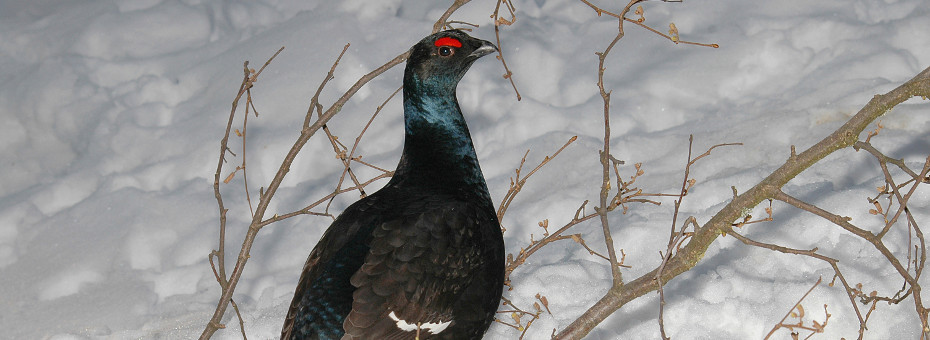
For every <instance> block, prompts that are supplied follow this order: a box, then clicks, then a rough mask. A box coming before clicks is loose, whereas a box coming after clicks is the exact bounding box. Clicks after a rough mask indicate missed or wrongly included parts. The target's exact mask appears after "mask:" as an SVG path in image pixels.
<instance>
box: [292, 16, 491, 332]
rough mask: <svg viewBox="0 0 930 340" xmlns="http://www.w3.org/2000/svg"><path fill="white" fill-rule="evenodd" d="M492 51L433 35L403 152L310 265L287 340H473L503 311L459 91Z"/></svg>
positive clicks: (410, 95)
mask: <svg viewBox="0 0 930 340" xmlns="http://www.w3.org/2000/svg"><path fill="white" fill-rule="evenodd" d="M495 51H497V47H495V46H494V45H493V44H492V43H490V42H488V41H484V40H480V39H475V38H472V37H470V36H468V35H467V34H465V33H463V32H462V31H458V30H449V31H444V32H440V33H436V34H433V35H430V36H428V37H426V38H424V39H423V40H421V41H420V42H419V43H417V44H416V45H414V46H413V47H412V48H411V49H410V57H409V59H408V60H407V67H406V69H405V70H404V121H405V132H406V134H405V140H404V151H403V155H402V156H401V158H400V163H399V164H398V165H397V171H396V172H395V173H394V176H393V178H391V180H390V182H388V183H387V185H386V186H385V187H384V188H382V189H381V190H379V191H378V192H376V193H374V194H372V195H370V196H368V197H366V198H364V199H361V200H359V201H358V202H356V203H354V204H352V205H350V206H349V207H348V208H346V210H345V211H343V213H342V214H341V215H340V216H339V217H338V218H336V220H335V221H334V222H333V224H332V225H331V226H330V227H329V229H327V230H326V233H324V234H323V237H322V238H321V239H320V241H319V243H317V245H316V247H315V248H314V249H313V251H312V252H311V253H310V256H309V257H308V258H307V262H306V264H305V265H304V269H303V273H302V274H301V276H300V282H299V283H298V285H297V292H296V293H295V294H294V300H293V301H292V302H291V307H290V309H289V310H288V312H287V319H286V320H285V321H284V328H283V330H282V332H281V338H282V339H416V338H418V339H424V340H425V339H480V338H481V337H482V335H484V333H485V332H486V331H487V329H488V327H489V326H490V324H491V322H492V321H493V320H494V314H495V312H496V310H497V307H498V304H499V303H500V298H501V293H502V290H503V283H504V282H503V281H504V241H503V235H502V234H501V229H500V223H499V222H498V220H497V216H496V215H495V212H494V206H493V204H492V203H491V197H490V195H489V194H488V187H487V184H486V183H485V180H484V176H483V175H482V173H481V168H480V167H479V166H478V158H477V156H476V155H475V148H474V146H473V145H472V141H471V135H470V134H469V132H468V127H467V126H466V124H465V119H464V117H463V116H462V111H461V110H460V109H459V104H458V100H457V99H456V96H455V89H456V86H457V85H458V82H459V80H460V79H462V76H463V75H465V72H466V71H467V70H468V68H469V67H470V66H471V64H472V63H473V62H474V61H475V60H477V59H478V58H480V57H482V56H485V55H487V54H490V53H493V52H495Z"/></svg>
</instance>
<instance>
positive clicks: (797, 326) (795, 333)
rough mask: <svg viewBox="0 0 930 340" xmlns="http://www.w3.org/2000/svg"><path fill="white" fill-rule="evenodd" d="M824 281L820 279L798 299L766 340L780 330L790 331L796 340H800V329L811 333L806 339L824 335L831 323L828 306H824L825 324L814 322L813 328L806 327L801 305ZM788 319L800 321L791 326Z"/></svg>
mask: <svg viewBox="0 0 930 340" xmlns="http://www.w3.org/2000/svg"><path fill="white" fill-rule="evenodd" d="M822 281H823V278H822V277H821V278H818V279H817V282H815V283H814V285H813V286H811V288H810V289H808V290H807V292H806V293H804V295H802V296H801V298H800V299H798V302H796V303H795V304H794V307H792V308H791V310H789V311H788V313H785V317H783V318H781V321H779V322H778V324H776V325H775V327H773V328H772V330H771V331H769V333H768V334H766V335H765V339H766V340H768V339H769V338H771V337H772V334H775V331H777V330H778V329H779V328H788V329H790V330H791V336H792V338H794V339H797V338H798V331H797V330H798V329H801V330H806V331H810V332H811V334H810V335H808V336H807V337H806V338H805V339H808V338H810V337H811V336H813V335H814V334H816V333H823V330H824V327H826V326H827V323H828V322H830V313H829V312H827V305H823V312H824V313H825V314H826V318H824V320H823V323H820V322H817V321H816V320H814V321H813V322H812V325H811V326H805V325H804V315H805V312H804V307H803V306H802V305H801V302H803V301H804V299H806V298H807V296H808V295H810V293H811V292H813V291H814V288H817V286H819V285H820V283H821V282H822ZM795 311H797V312H795ZM788 317H795V318H797V319H798V322H797V323H791V324H789V323H785V320H787V319H788Z"/></svg>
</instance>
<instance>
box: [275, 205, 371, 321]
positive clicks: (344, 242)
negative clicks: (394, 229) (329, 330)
mask: <svg viewBox="0 0 930 340" xmlns="http://www.w3.org/2000/svg"><path fill="white" fill-rule="evenodd" d="M378 203H379V199H378V198H377V197H376V196H375V195H372V196H369V197H367V198H366V199H362V200H360V201H358V202H356V203H354V204H352V205H350V206H349V207H348V208H346V210H345V211H343V213H342V214H341V215H339V217H338V218H336V220H335V221H333V223H332V225H330V226H329V228H328V229H327V230H326V232H325V233H324V234H323V236H322V237H321V238H320V241H319V242H318V243H317V245H316V246H315V247H314V248H313V251H311V252H310V255H309V256H308V257H307V261H306V262H305V263H304V268H303V271H302V272H301V275H300V281H299V282H298V284H297V289H296V292H295V293H294V299H293V300H292V301H291V306H290V308H289V309H288V311H287V316H286V318H285V320H284V326H283V328H282V330H281V339H293V338H295V336H296V334H297V333H298V330H297V329H295V325H296V323H297V320H296V317H297V315H298V311H299V309H300V308H301V307H302V306H304V308H306V303H307V301H305V300H311V301H312V303H315V304H318V305H320V304H325V306H323V307H324V308H321V310H320V311H317V313H331V314H334V316H335V315H338V314H341V315H345V314H346V313H348V309H349V306H351V303H352V302H351V296H352V290H353V289H354V288H353V287H351V286H350V285H347V284H339V283H340V282H344V281H346V280H340V279H333V280H323V281H321V282H332V284H322V285H318V286H317V287H314V282H317V281H318V280H320V279H321V276H338V275H343V276H349V275H351V274H352V273H354V272H355V270H357V269H358V267H359V266H361V262H362V259H364V256H365V254H366V253H367V252H368V249H367V246H366V245H365V240H364V238H365V237H364V235H366V234H367V230H364V229H365V228H366V227H367V228H370V227H371V226H372V225H376V224H377V223H378V217H379V215H380V214H379V213H378V212H377V210H378V209H377V207H378V206H379V204H378ZM360 231H361V232H360ZM352 253H358V254H352ZM352 255H357V256H352ZM354 258H355V259H357V260H355V261H353V259H354ZM334 259H335V260H336V261H335V262H334ZM353 262H355V263H353ZM333 263H338V265H340V266H342V267H343V268H342V271H341V272H340V271H337V270H333V268H327V264H333ZM330 267H332V266H330ZM328 269H329V270H328ZM341 298H344V301H342V300H341ZM340 306H345V308H344V309H345V311H340V309H343V308H340ZM334 326H336V327H338V328H340V329H341V327H342V325H341V324H337V325H334Z"/></svg>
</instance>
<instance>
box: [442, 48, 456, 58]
mask: <svg viewBox="0 0 930 340" xmlns="http://www.w3.org/2000/svg"><path fill="white" fill-rule="evenodd" d="M454 53H455V50H453V49H452V48H451V47H449V46H441V47H439V55H441V56H443V57H448V56H450V55H452V54H454Z"/></svg>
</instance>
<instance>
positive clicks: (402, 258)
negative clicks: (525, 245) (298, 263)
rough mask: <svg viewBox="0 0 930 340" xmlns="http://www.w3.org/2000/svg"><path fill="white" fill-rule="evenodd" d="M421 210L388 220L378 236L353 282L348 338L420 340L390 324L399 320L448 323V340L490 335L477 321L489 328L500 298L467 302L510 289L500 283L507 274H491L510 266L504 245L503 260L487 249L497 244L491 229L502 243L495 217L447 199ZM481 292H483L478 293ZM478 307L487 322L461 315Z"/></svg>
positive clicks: (423, 332)
mask: <svg viewBox="0 0 930 340" xmlns="http://www.w3.org/2000/svg"><path fill="white" fill-rule="evenodd" d="M420 203H422V207H417V206H419V205H421V204H415V205H414V207H412V208H413V209H410V208H411V207H408V208H407V209H405V210H407V211H411V212H416V213H411V214H405V215H402V216H400V217H399V218H397V219H392V220H390V221H385V222H384V223H382V224H381V225H379V226H378V227H376V228H375V229H374V230H373V231H372V241H371V244H370V251H369V254H368V255H367V256H366V258H365V263H364V264H363V265H362V266H361V267H360V269H359V270H358V271H357V272H356V273H355V274H354V275H353V276H352V279H351V283H352V285H353V286H354V287H356V290H355V292H354V293H353V300H354V301H353V304H352V311H351V312H350V313H349V315H348V317H347V318H346V321H345V324H344V326H345V329H346V337H345V338H344V339H413V338H414V337H415V336H416V331H411V330H409V329H408V330H405V329H401V328H400V327H399V326H398V323H399V321H396V320H394V319H392V318H391V317H390V316H391V314H392V313H393V316H394V317H395V318H397V319H399V320H403V321H404V322H406V323H407V324H408V325H416V324H418V323H420V324H434V325H437V326H438V325H442V324H447V327H448V328H447V329H445V330H443V331H441V332H439V337H441V338H448V337H450V336H452V335H453V334H457V335H458V336H456V338H458V339H461V338H469V337H462V336H461V335H463V333H469V330H468V328H480V329H481V330H482V332H483V330H484V329H486V326H485V327H480V326H479V325H476V321H475V320H478V321H477V323H478V324H481V325H486V324H487V320H489V316H488V315H487V309H488V308H490V309H491V311H492V312H491V313H493V310H495V309H496V306H497V299H498V298H499V296H500V294H497V296H496V297H494V298H493V301H491V302H490V303H487V302H482V301H461V299H462V297H463V296H469V297H472V295H475V296H479V295H480V296H487V295H488V292H489V290H487V289H497V290H500V289H502V282H499V281H500V280H499V279H495V278H497V277H501V276H502V272H503V268H502V267H501V268H491V267H498V266H496V265H493V264H491V263H497V262H501V263H502V261H501V260H502V258H503V252H502V245H500V247H497V248H501V251H500V254H499V256H501V260H498V261H493V260H490V259H488V258H487V256H488V254H487V252H486V251H484V252H483V249H486V248H489V247H487V245H486V244H482V243H483V242H486V241H487V240H489V239H491V240H493V239H494V238H493V235H486V234H487V233H488V231H489V230H490V231H492V234H493V232H496V233H497V239H498V241H497V242H500V229H499V226H498V224H497V221H496V218H495V217H494V216H493V212H490V215H491V216H490V217H489V216H488V215H489V213H488V212H487V211H484V210H486V209H480V208H478V207H476V206H474V205H473V204H469V203H465V202H461V201H454V200H447V199H441V198H435V199H430V200H429V201H428V202H420ZM490 248H495V247H494V246H491V247H490ZM494 256H497V255H494ZM498 270H499V271H500V272H497V271H498ZM488 278H491V279H488ZM484 281H491V282H484ZM478 282H480V283H478ZM473 283H474V284H473ZM485 286H488V287H485ZM476 287H478V289H481V290H482V291H481V292H478V291H475V290H477V289H476ZM491 295H493V294H491ZM476 304H480V305H481V307H480V308H478V309H479V310H481V311H482V312H481V313H479V314H481V315H474V316H471V315H459V313H458V312H457V310H468V308H469V307H467V306H463V305H476ZM489 304H490V307H488V305H489ZM437 332H438V331H437ZM420 333H421V334H420V338H421V339H428V338H430V337H429V335H431V334H432V332H431V331H430V330H427V329H422V330H421V332H420ZM479 336H480V334H479Z"/></svg>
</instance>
